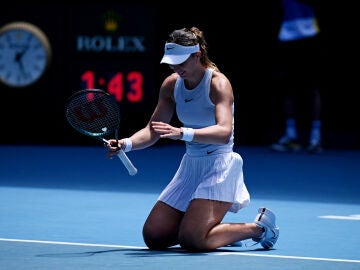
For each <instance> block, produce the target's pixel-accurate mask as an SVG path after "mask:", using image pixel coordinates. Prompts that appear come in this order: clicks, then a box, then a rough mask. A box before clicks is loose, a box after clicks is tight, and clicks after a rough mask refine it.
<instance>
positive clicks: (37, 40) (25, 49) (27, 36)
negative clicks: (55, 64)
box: [0, 22, 51, 88]
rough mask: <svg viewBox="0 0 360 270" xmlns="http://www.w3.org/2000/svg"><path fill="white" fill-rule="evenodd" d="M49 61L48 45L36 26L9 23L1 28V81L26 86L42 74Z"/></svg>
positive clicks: (26, 23) (11, 84) (49, 51)
mask: <svg viewBox="0 0 360 270" xmlns="http://www.w3.org/2000/svg"><path fill="white" fill-rule="evenodd" d="M50 60H51V46H50V42H49V40H48V38H47V36H46V35H45V34H44V33H43V32H42V31H41V30H40V29H39V28H38V27H37V26H35V25H33V24H31V23H29V22H12V23H9V24H6V25H4V26H3V27H1V28H0V82H2V83H4V84H6V85H8V86H10V87H18V88H20V87H26V86H29V85H31V84H33V83H35V82H36V81H37V80H38V79H39V78H40V77H41V76H42V75H43V74H44V72H45V70H46V69H47V68H48V66H49V63H50Z"/></svg>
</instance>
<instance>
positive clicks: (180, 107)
mask: <svg viewBox="0 0 360 270" xmlns="http://www.w3.org/2000/svg"><path fill="white" fill-rule="evenodd" d="M213 71H214V70H213V69H211V68H207V69H206V71H205V74H204V76H203V78H202V80H201V81H200V83H199V84H198V85H197V86H196V87H195V88H194V89H191V90H189V89H186V87H185V84H184V80H183V79H182V78H181V77H178V78H177V81H176V83H175V88H174V98H175V103H176V113H177V116H178V119H179V120H180V121H181V122H182V124H183V126H184V127H189V128H194V129H197V128H203V127H207V126H212V125H215V124H216V122H215V105H214V103H213V102H212V101H211V99H210V84H211V79H212V74H213ZM232 115H233V119H232V123H233V124H232V134H231V138H230V140H229V142H228V143H227V144H204V143H199V142H185V143H186V153H187V154H189V155H191V156H203V155H211V154H219V153H227V152H231V151H232V150H233V146H234V103H233V104H232Z"/></svg>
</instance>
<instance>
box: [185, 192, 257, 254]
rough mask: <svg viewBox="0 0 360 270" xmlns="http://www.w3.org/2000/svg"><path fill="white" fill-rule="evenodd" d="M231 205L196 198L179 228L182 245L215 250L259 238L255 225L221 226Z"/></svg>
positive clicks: (225, 224)
mask: <svg viewBox="0 0 360 270" xmlns="http://www.w3.org/2000/svg"><path fill="white" fill-rule="evenodd" d="M231 205H232V203H228V202H220V201H212V200H206V199H194V200H192V201H191V203H190V205H189V207H188V209H187V211H186V213H185V215H184V217H183V220H182V222H181V226H180V229H179V244H180V245H181V247H183V248H186V249H189V250H212V249H216V248H219V247H222V246H226V245H229V244H232V243H234V242H237V241H241V240H245V239H249V238H256V237H260V236H261V235H262V233H263V232H264V231H263V229H262V228H260V227H259V226H257V225H256V224H255V223H221V221H222V219H223V218H224V216H225V214H226V213H227V212H228V210H229V209H230V207H231Z"/></svg>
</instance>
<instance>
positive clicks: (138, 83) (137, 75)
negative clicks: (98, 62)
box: [81, 70, 143, 102]
mask: <svg viewBox="0 0 360 270" xmlns="http://www.w3.org/2000/svg"><path fill="white" fill-rule="evenodd" d="M81 82H82V83H83V84H84V85H85V88H86V89H94V88H97V86H98V87H100V88H103V90H106V91H107V92H108V93H109V94H111V95H113V96H114V97H115V99H116V101H117V102H122V101H124V100H126V101H128V102H140V101H142V98H143V75H142V73H141V72H139V71H130V72H128V73H127V74H126V75H125V74H124V73H123V72H116V73H114V74H113V75H111V76H109V79H108V80H106V79H105V78H103V77H101V78H98V79H97V78H96V76H95V72H94V71H93V70H86V71H85V72H84V73H82V74H81Z"/></svg>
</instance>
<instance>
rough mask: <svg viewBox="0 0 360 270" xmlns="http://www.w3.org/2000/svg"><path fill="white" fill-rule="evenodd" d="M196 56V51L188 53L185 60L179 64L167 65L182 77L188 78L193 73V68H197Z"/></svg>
mask: <svg viewBox="0 0 360 270" xmlns="http://www.w3.org/2000/svg"><path fill="white" fill-rule="evenodd" d="M197 61H198V57H197V54H196V53H193V54H191V55H190V57H189V58H188V59H186V61H185V62H183V63H181V64H179V65H169V67H170V68H171V69H172V70H173V71H175V72H176V73H177V74H179V76H180V77H181V78H182V79H185V78H188V77H189V76H191V74H193V70H194V69H197V65H196V64H197Z"/></svg>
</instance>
